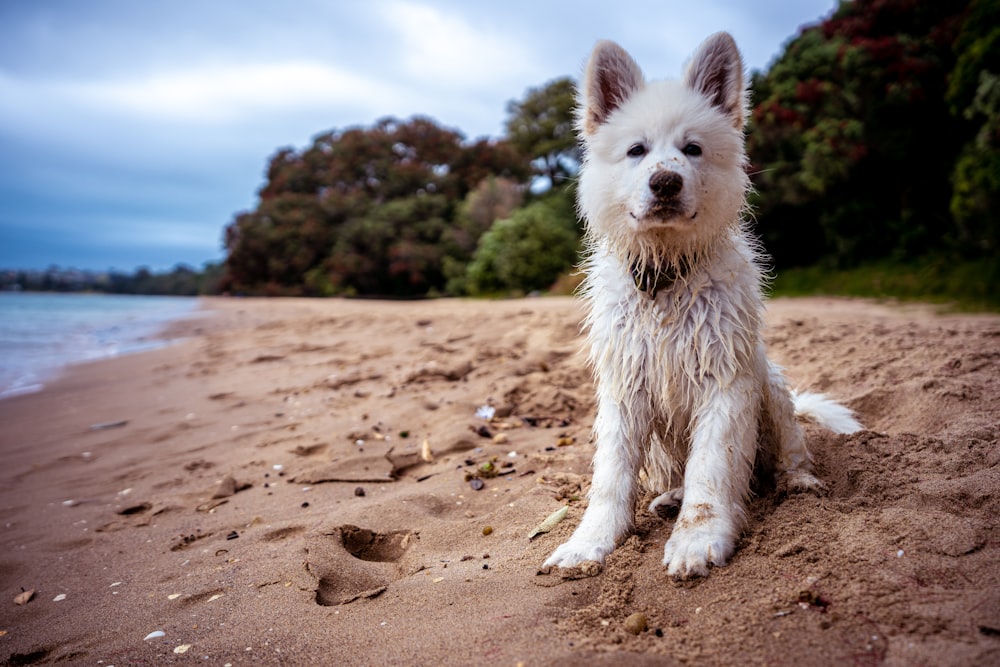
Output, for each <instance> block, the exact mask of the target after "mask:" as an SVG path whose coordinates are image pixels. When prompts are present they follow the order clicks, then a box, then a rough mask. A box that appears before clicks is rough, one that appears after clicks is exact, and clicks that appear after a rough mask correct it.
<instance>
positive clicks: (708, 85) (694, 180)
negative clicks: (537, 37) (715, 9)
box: [545, 33, 860, 578]
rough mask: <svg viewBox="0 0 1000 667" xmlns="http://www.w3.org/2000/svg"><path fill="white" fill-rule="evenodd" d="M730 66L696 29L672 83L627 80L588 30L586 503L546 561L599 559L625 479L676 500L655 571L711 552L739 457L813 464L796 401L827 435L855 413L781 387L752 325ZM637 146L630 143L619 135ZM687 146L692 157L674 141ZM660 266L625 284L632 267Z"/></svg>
mask: <svg viewBox="0 0 1000 667" xmlns="http://www.w3.org/2000/svg"><path fill="white" fill-rule="evenodd" d="M745 95H746V93H745V87H744V78H743V66H742V61H741V58H740V55H739V52H738V51H737V49H736V46H735V44H734V43H733V41H732V38H731V37H729V36H728V35H726V34H724V33H719V34H717V35H713V36H712V37H710V38H708V39H707V40H706V41H705V43H704V44H702V46H701V47H700V48H699V50H698V51H697V53H696V54H695V56H694V57H693V58H692V61H691V63H690V65H689V66H688V68H687V70H686V72H685V75H684V79H683V80H682V81H655V82H650V83H647V82H645V81H644V79H643V76H642V73H641V71H640V70H639V68H638V66H637V65H636V64H635V62H634V61H633V60H632V59H631V57H630V56H629V55H628V54H627V53H625V51H624V50H622V49H621V48H620V47H619V46H617V45H616V44H613V43H611V42H601V43H599V44H598V45H597V46H596V47H595V49H594V52H593V54H592V56H591V59H590V62H589V64H588V67H587V71H586V73H585V77H584V81H583V83H582V85H581V90H580V92H579V108H580V111H579V116H578V129H579V131H580V134H581V136H582V139H583V146H584V164H583V169H582V172H581V178H580V197H579V205H580V209H581V212H582V214H583V216H584V218H585V220H586V225H587V228H586V243H587V247H588V255H587V259H586V260H585V264H584V268H585V272H586V278H585V280H584V283H583V286H582V288H581V293H582V296H583V298H584V299H585V300H586V302H587V304H588V306H589V314H588V317H587V319H586V327H587V330H588V335H589V342H590V347H591V353H590V361H591V363H592V366H593V368H594V373H595V378H596V383H597V403H598V405H597V417H596V420H595V423H594V434H595V437H596V448H597V450H596V453H595V455H594V464H593V465H594V474H593V481H592V485H591V490H590V494H589V505H588V507H587V510H586V512H585V513H584V516H583V519H582V520H581V522H580V525H579V526H578V527H577V529H576V531H575V532H574V533H573V535H572V536H571V537H570V539H569V540H568V541H567V542H566V543H564V544H563V545H561V546H560V547H558V548H557V549H556V550H555V552H554V553H553V554H552V555H551V556H550V557H549V558H548V560H547V561H546V562H545V565H546V566H560V567H569V566H573V565H577V564H579V563H581V562H583V561H588V560H592V561H598V562H603V561H604V558H605V556H607V555H608V554H609V553H610V552H611V551H612V550H613V549H614V548H615V546H616V544H617V543H618V542H619V541H621V540H622V539H624V538H625V537H626V536H627V535H628V534H629V533H630V532H631V530H632V527H633V518H634V517H633V511H634V509H633V508H634V503H635V500H636V498H637V495H638V493H639V484H640V482H645V484H646V486H647V487H648V488H649V489H650V490H653V491H654V492H656V493H660V494H662V495H660V496H659V497H657V499H656V500H654V501H653V503H652V504H651V505H650V510H655V508H656V506H657V505H660V504H669V503H678V502H680V501H681V500H682V503H681V508H680V513H679V515H678V517H677V520H676V522H675V524H674V527H673V531H672V534H671V536H670V539H669V540H668V541H667V543H666V547H665V549H664V557H663V563H664V565H666V566H667V568H668V573H669V574H670V575H671V576H674V577H678V578H686V577H691V576H704V575H706V574H708V568H709V566H710V565H725V564H726V562H727V560H728V559H729V557H730V556H731V555H732V553H733V550H734V548H735V544H736V540H737V538H738V536H739V533H740V531H741V530H742V528H743V526H744V522H745V509H744V508H745V502H746V500H747V496H748V495H749V489H750V482H751V476H752V473H753V469H754V464H755V461H756V460H757V458H758V457H760V456H766V457H768V460H773V462H774V465H775V467H776V469H777V470H778V472H779V473H782V474H784V476H785V479H786V482H787V485H788V487H789V488H793V489H809V488H816V487H819V486H820V485H821V484H820V482H819V480H817V479H816V478H815V477H814V476H813V475H812V458H811V456H810V453H809V451H808V450H807V448H806V444H805V442H804V439H803V434H802V430H801V428H800V426H799V424H798V423H797V421H796V419H795V414H796V412H799V413H801V414H804V415H805V416H808V417H811V418H813V419H815V420H816V421H818V422H819V423H821V424H823V425H824V426H826V427H828V428H831V429H833V430H835V431H837V432H852V431H855V430H857V429H859V428H860V425H859V424H858V423H857V421H855V420H854V418H853V416H852V415H851V413H850V411H849V410H847V408H844V407H843V406H841V405H839V404H837V403H835V402H833V401H832V400H830V399H827V398H825V397H823V396H821V395H818V394H808V393H807V394H800V395H798V400H794V402H793V399H794V398H795V396H796V395H795V394H793V393H792V392H791V391H790V390H789V388H788V387H787V385H786V383H785V379H784V377H783V375H782V372H781V369H780V368H778V367H777V366H775V365H774V364H773V363H771V362H769V361H768V359H767V357H766V353H765V349H764V345H763V342H762V340H761V334H760V330H761V325H762V319H763V310H764V307H763V302H762V297H761V284H762V274H761V269H760V267H759V262H758V250H757V247H756V243H755V241H754V240H753V238H752V237H751V236H750V235H749V234H748V232H747V231H746V229H745V227H744V223H743V214H744V212H745V211H744V208H745V195H746V192H747V189H748V187H749V181H748V178H747V175H746V169H745V163H746V157H745V154H744V148H743V124H744V118H745V107H746V102H745ZM637 143H641V144H642V145H643V146H645V149H646V151H647V152H646V153H645V154H644V155H641V156H639V157H636V156H629V155H628V152H629V149H630V147H632V146H634V145H635V144H637ZM692 143H695V144H697V145H698V146H700V147H701V149H702V152H701V155H690V154H688V153H686V152H685V151H684V147H685V146H688V145H689V144H692ZM664 169H666V170H670V171H673V172H675V173H676V174H679V175H680V176H681V177H682V178H683V189H682V191H681V192H680V193H679V195H678V197H677V202H678V204H677V210H676V211H673V212H671V213H670V215H666V216H664V215H663V214H662V212H657V211H656V210H655V207H654V206H653V204H654V200H655V197H654V196H653V195H652V193H651V191H650V186H649V182H650V177H651V176H652V175H653V174H654V173H656V172H657V171H658V170H664ZM637 263H638V265H639V266H642V265H648V266H650V267H652V268H654V269H661V270H664V271H667V272H668V273H669V271H673V273H672V274H669V275H671V276H674V275H676V276H678V277H676V279H671V280H664V281H663V282H664V285H662V286H660V287H659V289H657V290H656V291H655V295H653V294H651V293H650V292H649V291H642V290H640V289H637V287H636V281H635V278H634V275H633V272H632V268H631V267H632V266H633V265H636V264H637Z"/></svg>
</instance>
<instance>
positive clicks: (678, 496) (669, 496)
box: [649, 487, 684, 519]
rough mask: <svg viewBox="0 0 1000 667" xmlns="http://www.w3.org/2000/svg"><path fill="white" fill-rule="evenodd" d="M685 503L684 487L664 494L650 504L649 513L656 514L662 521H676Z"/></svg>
mask: <svg viewBox="0 0 1000 667" xmlns="http://www.w3.org/2000/svg"><path fill="white" fill-rule="evenodd" d="M683 501H684V487H677V488H676V489H671V490H670V491H667V492H666V493H662V494H660V495H658V496H656V498H654V499H653V502H651V503H649V513H650V514H655V515H657V516H658V517H660V518H661V519H675V518H677V515H678V514H679V513H680V511H681V503H682V502H683Z"/></svg>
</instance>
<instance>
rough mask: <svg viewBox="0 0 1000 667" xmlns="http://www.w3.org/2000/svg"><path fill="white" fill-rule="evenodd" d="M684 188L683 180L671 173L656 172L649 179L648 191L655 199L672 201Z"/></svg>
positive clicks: (678, 175) (676, 174)
mask: <svg viewBox="0 0 1000 667" xmlns="http://www.w3.org/2000/svg"><path fill="white" fill-rule="evenodd" d="M683 187H684V179H683V178H681V175H680V174H678V173H676V172H673V171H658V172H656V173H655V174H653V175H652V176H650V178H649V189H650V190H651V191H652V193H653V194H654V195H655V196H656V198H657V199H660V200H662V201H666V200H668V199H673V198H674V197H676V196H677V195H678V193H680V191H681V188H683Z"/></svg>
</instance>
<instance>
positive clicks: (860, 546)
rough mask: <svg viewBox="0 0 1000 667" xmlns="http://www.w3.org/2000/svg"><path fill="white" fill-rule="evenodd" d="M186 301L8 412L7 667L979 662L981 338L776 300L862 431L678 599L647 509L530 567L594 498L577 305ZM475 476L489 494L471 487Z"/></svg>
mask: <svg viewBox="0 0 1000 667" xmlns="http://www.w3.org/2000/svg"><path fill="white" fill-rule="evenodd" d="M200 308H207V309H209V310H211V311H213V312H214V313H215V315H213V316H212V317H211V318H209V319H208V320H204V321H200V322H194V323H192V322H190V321H188V322H178V323H175V325H176V326H173V325H172V326H171V327H170V332H171V333H175V334H176V335H177V337H179V338H180V340H179V342H177V343H175V344H173V345H170V346H168V347H164V348H160V349H157V350H152V351H147V352H142V353H139V354H132V355H127V356H123V357H116V358H113V359H105V360H98V361H96V362H92V363H88V364H84V365H79V366H74V367H72V368H71V369H70V370H69V372H67V373H66V374H65V375H64V376H63V377H62V378H60V379H59V380H57V381H55V382H53V383H52V384H51V385H49V386H48V387H46V389H45V390H43V391H42V392H40V393H36V394H29V395H22V396H14V397H10V398H7V399H4V400H2V401H0V423H3V424H4V428H3V429H2V433H0V452H2V454H3V456H4V460H5V466H4V467H3V469H2V471H0V536H2V538H0V593H2V594H3V595H4V596H6V599H3V598H0V632H2V633H3V634H2V635H0V661H7V662H11V663H17V664H33V663H37V662H52V661H60V660H63V661H65V660H70V661H76V662H90V663H91V664H94V663H97V662H98V661H103V664H135V663H144V662H155V663H167V662H172V661H182V660H185V659H189V658H190V657H191V656H195V657H196V658H197V659H198V660H200V661H202V662H205V663H207V664H217V665H223V664H226V663H229V664H232V665H237V664H310V663H330V662H342V663H349V664H359V663H364V664H376V663H378V664H442V665H458V664H472V663H481V664H497V665H516V664H518V663H523V664H525V665H569V664H579V663H580V662H590V663H593V664H598V665H600V664H607V665H610V664H617V663H620V662H622V661H631V662H634V663H635V664H646V663H649V664H652V663H654V662H655V663H656V664H672V662H671V661H673V662H677V663H680V662H682V661H685V660H686V661H688V662H691V661H694V662H696V663H698V664H706V665H717V664H720V665H721V664H727V663H730V662H731V661H732V660H733V659H734V656H736V657H738V658H739V659H740V660H741V661H745V662H747V663H748V664H759V663H783V662H802V663H803V664H804V663H806V662H808V663H809V664H842V663H843V661H845V660H847V661H850V660H851V659H852V656H854V657H857V656H861V657H862V658H863V659H864V660H869V659H871V660H878V661H884V662H886V663H887V664H905V663H914V662H923V663H928V664H935V663H936V664H942V663H946V662H955V661H958V662H962V663H965V664H972V663H980V664H985V663H988V662H990V661H993V660H996V659H997V658H998V657H1000V649H998V647H997V644H996V639H995V638H994V637H993V636H992V635H991V634H990V632H989V629H990V628H995V626H996V625H997V624H998V623H997V621H996V619H997V618H998V617H1000V616H998V612H1000V573H997V572H996V568H995V562H996V560H997V559H998V557H1000V546H998V545H1000V539H998V538H1000V527H998V525H997V524H996V521H995V519H994V517H995V516H996V515H997V513H998V512H1000V498H998V496H997V492H996V488H998V483H1000V475H998V473H997V470H998V468H997V460H996V457H997V456H998V455H1000V447H998V445H997V441H998V438H1000V427H998V426H997V424H998V423H1000V407H998V406H1000V400H998V398H1000V396H998V394H1000V388H998V386H997V383H996V381H995V378H996V377H998V375H1000V318H998V317H991V316H981V315H976V316H963V315H942V316H938V315H933V314H932V313H931V311H930V308H917V307H913V308H911V307H904V308H888V307H884V306H880V305H878V304H874V303H871V302H865V301H857V300H841V299H792V300H788V299H779V300H776V301H773V302H771V303H770V306H769V311H768V328H767V330H766V332H765V333H766V337H767V340H768V344H769V347H770V349H771V351H772V354H773V356H774V357H775V359H776V360H777V361H778V362H779V363H781V364H782V365H783V366H784V367H785V368H786V369H787V371H788V374H789V376H790V378H791V380H792V382H793V384H794V385H795V386H800V387H802V388H809V389H815V390H819V391H824V392H826V393H829V394H831V395H833V396H835V397H837V398H839V399H842V400H844V401H845V402H847V404H848V405H850V406H851V407H852V408H854V409H855V410H856V411H857V412H858V413H859V417H860V418H861V420H862V422H863V423H864V424H865V425H866V427H867V428H868V429H869V430H867V431H864V432H862V433H860V434H857V435H855V436H833V435H830V434H827V433H824V432H823V431H821V430H818V429H816V428H815V427H812V426H807V433H808V436H809V440H810V443H811V446H812V448H813V449H814V451H815V452H816V456H817V465H818V471H819V473H820V477H821V478H823V479H824V481H826V483H827V484H828V486H829V492H828V494H827V495H826V496H823V497H816V496H789V497H781V496H776V495H769V496H764V497H761V498H758V499H756V500H754V501H753V502H752V503H751V505H750V508H749V513H750V517H751V520H750V523H749V525H748V528H747V531H746V533H745V535H744V537H743V539H742V540H741V541H740V546H739V550H738V551H737V554H736V556H735V557H734V558H733V560H732V562H731V564H730V565H729V566H728V567H725V568H717V569H715V570H713V572H712V574H711V575H710V576H709V577H708V578H707V579H705V580H701V581H698V582H694V583H690V584H684V585H677V584H674V583H672V582H670V580H669V579H667V578H666V577H665V575H664V574H663V572H662V566H661V565H660V564H659V560H660V558H661V557H662V546H663V542H664V541H665V538H666V537H667V536H668V535H669V531H670V522H664V521H662V520H660V519H658V518H656V517H652V516H647V515H646V514H644V513H643V512H641V511H640V512H639V513H638V514H637V525H636V534H635V535H634V536H633V537H631V538H629V539H628V540H626V541H625V543H624V544H623V545H622V546H620V547H619V549H618V550H617V551H616V552H615V553H614V554H613V555H612V557H611V558H609V561H608V563H607V564H606V566H605V568H604V570H603V572H601V573H600V574H599V575H597V576H594V577H581V578H572V577H567V578H564V577H560V576H557V575H546V576H539V575H537V574H536V572H537V570H538V567H539V566H540V564H541V562H542V561H543V560H544V558H545V557H546V556H547V555H548V553H550V552H551V550H552V549H553V548H554V547H555V546H556V545H557V544H558V543H559V542H560V541H562V540H564V539H566V537H568V535H569V533H570V532H571V531H572V528H573V527H575V525H576V523H577V522H578V521H579V517H580V515H581V514H582V510H583V503H584V501H583V500H578V499H579V498H582V497H584V496H585V494H586V490H587V485H588V483H589V475H590V457H591V454H592V451H593V450H592V445H591V444H590V443H589V439H590V427H591V424H592V420H593V397H592V392H593V390H592V386H591V384H590V374H589V371H588V370H587V369H586V367H585V365H584V363H583V355H581V354H580V352H579V350H580V347H581V343H582V341H581V340H580V337H579V333H578V332H579V321H580V316H581V311H580V308H579V304H578V303H577V302H576V301H575V300H573V299H571V298H559V297H554V298H552V297H550V298H543V299H520V300H509V301H499V302H493V301H491V302H482V301H460V300H439V301H421V302H372V301H363V302H358V301H347V300H309V299H291V300H285V299H281V300H274V299H223V298H219V299H215V298H209V299H205V300H204V303H203V304H201V305H200ZM486 404H490V405H492V406H493V407H494V408H496V413H497V416H496V417H494V418H493V420H490V421H487V420H484V419H482V418H479V417H477V416H476V414H475V413H476V410H477V408H478V407H480V406H482V405H486ZM122 422H125V423H122ZM96 424H103V425H105V426H106V427H104V428H99V429H92V428H91V427H92V426H94V425H96ZM483 429H486V431H487V432H488V436H487V435H485V434H484V433H483ZM497 436H501V437H497ZM425 441H426V442H427V443H428V444H427V446H426V449H427V450H429V452H428V456H426V457H425V456H424V455H423V454H424V451H425V448H424V444H423V443H424V442H425ZM359 442H360V443H361V444H359ZM494 457H495V461H494ZM428 458H429V459H430V460H427V459H428ZM490 461H492V462H493V463H494V464H495V465H496V466H497V467H499V470H500V472H501V473H503V474H501V475H498V476H495V477H488V478H484V479H482V480H481V481H482V482H483V488H482V489H481V490H478V491H477V490H475V488H474V486H473V485H471V484H470V482H469V481H467V479H466V477H467V476H469V475H470V474H475V471H477V470H478V469H479V468H480V466H481V465H482V464H484V463H486V462H490ZM504 466H506V467H504ZM359 489H360V490H361V494H359V493H358V490H359ZM567 503H568V504H569V515H568V517H567V518H566V520H565V521H563V522H562V523H561V524H559V525H558V526H556V528H555V529H554V530H553V531H552V532H551V533H548V534H543V535H541V536H538V537H536V538H534V539H532V540H529V539H528V537H527V535H528V533H529V532H530V530H531V529H532V528H533V527H534V526H536V525H538V523H539V522H540V521H542V520H543V519H544V518H545V517H547V516H548V515H549V514H551V513H552V512H553V511H554V510H555V509H557V508H559V507H560V506H562V505H565V504H567ZM486 528H490V530H489V531H486V530H485V529H486ZM359 531H360V532H359ZM366 531H367V532H366ZM487 533H488V534H487ZM900 552H902V554H903V555H902V556H900V555H898V554H899V553H900ZM949 573H950V574H949ZM22 588H24V589H28V590H31V589H33V590H35V594H34V598H33V599H32V600H31V601H30V602H28V603H27V604H22V605H17V604H14V602H13V599H14V597H15V596H16V595H18V594H19V593H21V589H22ZM803 591H807V592H811V595H812V597H808V596H807V597H806V598H803V597H802V594H803V593H802V592H803ZM63 595H64V596H65V598H61V599H59V600H58V601H57V600H56V598H57V597H59V596H63ZM803 600H805V602H803ZM634 612H641V613H644V614H645V615H646V616H647V617H648V619H649V629H648V630H647V631H645V632H641V633H640V634H639V635H633V634H631V633H629V632H628V631H627V630H626V629H625V628H624V620H625V619H626V618H627V617H628V616H629V615H630V614H632V613H634ZM981 628H987V630H982V629H981ZM657 630H658V631H659V632H657ZM154 632H163V633H164V634H163V636H154V637H151V638H148V639H147V637H148V636H149V635H150V634H151V633H154ZM776 633H777V634H776ZM872 637H875V638H876V639H872ZM182 647H187V648H183V650H180V649H181V648H182ZM185 653H186V654H187V655H184V654H185ZM644 661H645V662H644Z"/></svg>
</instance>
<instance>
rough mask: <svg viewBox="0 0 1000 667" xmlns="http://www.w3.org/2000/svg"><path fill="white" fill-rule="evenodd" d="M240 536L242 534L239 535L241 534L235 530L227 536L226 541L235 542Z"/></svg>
mask: <svg viewBox="0 0 1000 667" xmlns="http://www.w3.org/2000/svg"><path fill="white" fill-rule="evenodd" d="M239 536H240V534H239V533H237V532H236V531H235V530H234V531H232V532H231V533H229V534H228V535H226V539H227V540H235V539H236V538H237V537H239Z"/></svg>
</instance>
